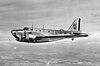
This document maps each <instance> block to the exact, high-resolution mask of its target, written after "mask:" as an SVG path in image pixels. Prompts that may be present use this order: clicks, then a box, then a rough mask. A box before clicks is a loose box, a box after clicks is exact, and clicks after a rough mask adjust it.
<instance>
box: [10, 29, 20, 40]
mask: <svg viewBox="0 0 100 66" xmlns="http://www.w3.org/2000/svg"><path fill="white" fill-rule="evenodd" d="M11 34H12V35H13V36H14V37H15V38H16V40H17V41H19V40H21V36H20V35H19V34H18V31H17V30H11Z"/></svg>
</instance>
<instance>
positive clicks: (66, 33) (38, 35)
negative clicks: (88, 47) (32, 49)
mask: <svg viewBox="0 0 100 66" xmlns="http://www.w3.org/2000/svg"><path fill="white" fill-rule="evenodd" d="M80 22H81V19H80V18H77V19H75V20H74V21H73V23H72V24H71V26H70V27H69V29H68V30H63V29H59V30H55V29H45V28H44V26H43V28H36V27H33V25H32V27H31V28H29V27H24V28H23V29H13V30H11V34H12V35H13V36H14V37H15V38H16V40H17V41H19V42H27V43H42V42H52V41H57V40H62V39H66V38H71V40H74V38H78V37H88V36H89V35H88V34H87V33H83V32H82V31H81V30H80Z"/></svg>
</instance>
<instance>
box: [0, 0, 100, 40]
mask: <svg viewBox="0 0 100 66" xmlns="http://www.w3.org/2000/svg"><path fill="white" fill-rule="evenodd" d="M76 18H81V21H82V22H81V28H82V30H83V31H84V32H87V33H89V34H91V36H92V38H96V39H99V36H100V35H99V33H100V0H0V37H1V38H0V41H2V40H3V41H6V40H12V39H14V37H13V36H12V35H11V33H10V31H11V30H12V29H15V28H23V27H24V26H31V24H34V25H37V26H39V27H42V25H45V28H51V29H52V28H54V29H66V30H67V29H68V27H69V26H70V24H71V23H72V22H73V21H74V19H76Z"/></svg>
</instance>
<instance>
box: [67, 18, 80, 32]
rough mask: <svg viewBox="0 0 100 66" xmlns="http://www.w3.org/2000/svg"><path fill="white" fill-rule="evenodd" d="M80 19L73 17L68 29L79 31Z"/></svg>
mask: <svg viewBox="0 0 100 66" xmlns="http://www.w3.org/2000/svg"><path fill="white" fill-rule="evenodd" d="M80 21H81V19H80V18H78V19H75V20H74V22H73V23H72V24H71V26H70V27H69V29H68V30H69V31H80Z"/></svg>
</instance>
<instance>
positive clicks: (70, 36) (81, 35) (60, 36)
mask: <svg viewBox="0 0 100 66" xmlns="http://www.w3.org/2000/svg"><path fill="white" fill-rule="evenodd" d="M87 36H88V34H86V33H78V34H72V35H71V34H68V35H66V34H65V35H56V36H36V38H73V37H75V38H76V37H87Z"/></svg>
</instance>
